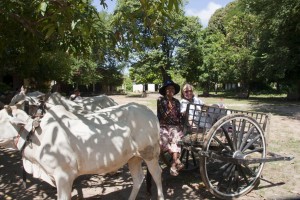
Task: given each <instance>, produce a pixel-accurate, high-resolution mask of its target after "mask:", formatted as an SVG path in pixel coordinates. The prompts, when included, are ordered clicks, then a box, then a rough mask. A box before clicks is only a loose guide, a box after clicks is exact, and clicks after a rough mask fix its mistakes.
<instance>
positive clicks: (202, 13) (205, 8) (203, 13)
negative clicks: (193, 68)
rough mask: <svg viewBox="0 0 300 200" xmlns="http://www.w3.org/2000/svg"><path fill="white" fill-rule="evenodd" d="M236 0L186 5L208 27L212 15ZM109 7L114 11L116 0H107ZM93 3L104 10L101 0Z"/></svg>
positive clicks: (192, 1) (200, 0) (196, 1)
mask: <svg viewBox="0 0 300 200" xmlns="http://www.w3.org/2000/svg"><path fill="white" fill-rule="evenodd" d="M232 1H234V0H189V3H188V4H187V5H186V6H185V13H186V15H188V16H198V17H199V19H200V22H201V24H202V25H203V26H204V27H207V24H208V21H209V19H210V17H211V16H212V15H213V14H214V12H215V11H216V10H217V9H219V8H221V7H225V6H226V5H227V4H228V3H230V2H232ZM106 3H107V5H108V8H107V9H105V10H106V11H107V12H112V11H113V10H114V8H115V5H116V1H115V0H113V1H111V0H106ZM93 5H94V6H95V7H96V8H97V9H98V10H99V11H100V10H103V8H102V6H100V5H99V0H93Z"/></svg>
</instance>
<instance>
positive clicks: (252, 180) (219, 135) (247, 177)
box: [200, 114, 266, 199]
mask: <svg viewBox="0 0 300 200" xmlns="http://www.w3.org/2000/svg"><path fill="white" fill-rule="evenodd" d="M203 150H204V151H211V152H214V153H215V154H217V155H219V156H222V157H225V158H231V159H232V158H243V159H245V158H246V157H247V156H251V158H265V157H266V141H265V137H264V133H263V130H262V128H261V127H260V125H259V124H258V123H257V121H256V120H255V119H253V118H252V117H250V116H247V115H244V114H231V115H227V116H225V117H223V118H221V119H220V120H218V121H217V122H216V123H215V124H214V125H213V126H212V127H211V129H210V130H209V132H208V134H207V137H206V139H205V141H204V144H203ZM263 166H264V163H255V164H234V163H232V162H229V161H221V160H219V159H218V160H217V159H212V158H209V157H204V156H201V157H200V174H201V178H202V181H203V182H204V184H205V186H206V188H207V189H208V190H209V191H210V192H211V193H212V194H213V195H214V196H216V197H218V198H221V199H233V198H236V197H239V196H242V195H244V194H246V193H248V192H250V191H251V190H252V189H253V187H255V186H256V185H257V184H258V183H259V179H260V175H261V172H262V169H263Z"/></svg>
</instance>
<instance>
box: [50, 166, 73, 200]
mask: <svg viewBox="0 0 300 200" xmlns="http://www.w3.org/2000/svg"><path fill="white" fill-rule="evenodd" d="M54 178H55V182H56V188H57V199H58V200H71V192H72V185H73V182H74V180H75V177H74V176H73V175H70V174H68V173H67V172H64V171H60V172H58V173H56V174H55V175H54Z"/></svg>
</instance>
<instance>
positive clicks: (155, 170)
mask: <svg viewBox="0 0 300 200" xmlns="http://www.w3.org/2000/svg"><path fill="white" fill-rule="evenodd" d="M145 162H146V164H147V167H148V170H149V172H150V174H151V175H152V177H153V180H154V182H155V184H156V187H157V199H159V200H163V199H164V194H163V190H162V182H161V172H162V170H161V168H160V165H159V163H158V159H155V158H154V159H152V160H145Z"/></svg>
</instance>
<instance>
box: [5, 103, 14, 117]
mask: <svg viewBox="0 0 300 200" xmlns="http://www.w3.org/2000/svg"><path fill="white" fill-rule="evenodd" d="M4 109H5V110H6V112H7V113H8V114H9V115H12V109H11V107H10V106H9V105H5V106H4Z"/></svg>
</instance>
